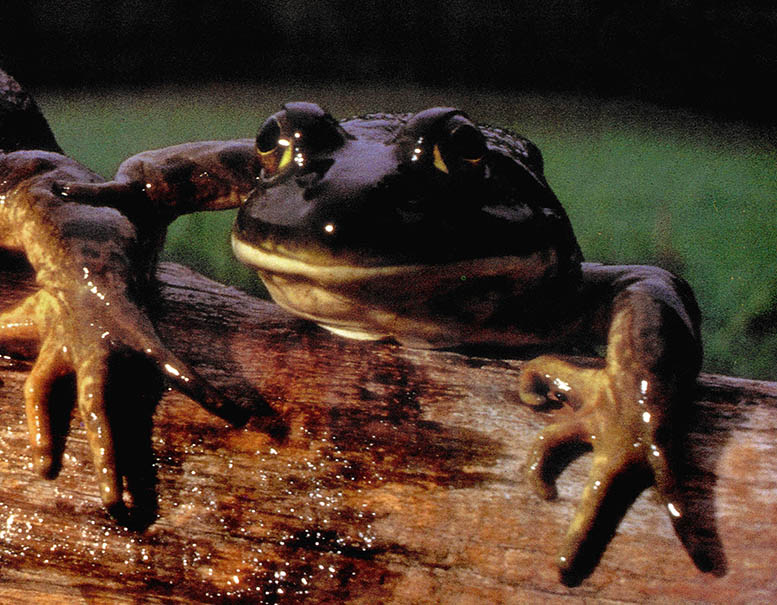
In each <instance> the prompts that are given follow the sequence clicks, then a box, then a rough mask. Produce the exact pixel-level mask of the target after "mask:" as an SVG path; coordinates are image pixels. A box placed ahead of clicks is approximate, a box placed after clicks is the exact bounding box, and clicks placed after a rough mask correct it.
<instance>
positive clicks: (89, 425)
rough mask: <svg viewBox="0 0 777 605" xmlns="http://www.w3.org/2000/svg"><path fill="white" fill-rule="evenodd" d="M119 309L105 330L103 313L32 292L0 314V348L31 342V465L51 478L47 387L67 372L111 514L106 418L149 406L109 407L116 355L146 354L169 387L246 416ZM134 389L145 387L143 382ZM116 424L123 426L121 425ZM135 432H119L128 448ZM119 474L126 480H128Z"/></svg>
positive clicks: (116, 466)
mask: <svg viewBox="0 0 777 605" xmlns="http://www.w3.org/2000/svg"><path fill="white" fill-rule="evenodd" d="M119 306H121V305H119ZM133 309H134V308H133ZM124 311H125V313H122V314H121V315H122V317H123V318H124V319H127V321H126V324H125V323H124V322H114V323H115V325H114V326H112V327H113V329H109V326H108V325H106V323H105V322H106V321H109V320H110V318H109V317H101V318H99V319H98V318H91V319H83V318H74V317H72V316H71V315H70V314H69V313H68V312H67V311H66V310H65V306H64V305H63V304H62V303H61V302H60V301H59V299H58V298H57V297H54V296H52V295H51V294H49V293H48V292H47V291H46V290H40V291H39V292H37V293H36V294H33V295H32V296H30V297H28V298H27V299H26V300H25V301H24V302H22V303H21V304H20V305H19V306H17V307H16V308H14V309H12V310H10V311H7V312H5V313H2V314H0V345H2V344H6V343H9V342H17V341H31V342H36V343H39V353H38V356H37V359H36V361H35V362H34V364H33V366H32V369H31V371H30V373H29V375H28V377H27V379H26V382H25V385H24V401H25V410H26V415H27V423H28V428H29V436H30V444H31V447H32V457H33V465H34V468H35V469H36V471H37V472H38V473H40V474H41V475H43V476H44V477H47V478H51V477H53V476H54V475H56V473H57V471H58V469H59V462H60V461H59V459H58V458H59V457H60V456H61V450H60V449H59V443H58V442H57V440H56V437H55V434H54V433H55V431H54V429H53V427H54V426H55V425H56V424H57V422H56V421H55V419H54V415H55V412H56V410H53V409H52V392H53V390H54V387H55V385H56V383H57V382H58V381H59V380H60V379H61V378H63V377H65V376H67V375H71V374H74V375H75V384H76V401H77V407H78V411H79V415H80V416H81V419H82V421H83V423H84V426H85V430H86V434H87V440H88V444H89V449H90V451H91V455H92V460H93V462H94V466H95V472H96V476H97V481H98V485H99V489H100V496H101V499H102V502H103V504H104V505H105V507H106V508H107V509H108V510H109V511H111V512H112V513H113V514H115V515H117V516H121V515H122V514H123V511H125V505H124V500H123V483H124V479H125V475H124V473H123V470H122V464H120V461H117V446H116V442H115V430H114V426H116V423H115V422H111V417H110V416H112V415H113V414H114V413H120V414H123V415H124V416H127V417H130V416H136V415H138V414H143V413H146V412H148V413H149V414H150V410H138V409H136V408H134V407H133V409H132V410H116V409H112V408H109V405H108V402H107V401H106V393H109V387H110V383H111V375H109V372H110V369H111V362H112V360H113V359H114V358H115V357H116V355H117V354H119V355H126V354H127V353H130V354H132V355H135V356H140V357H145V358H147V359H149V360H150V361H151V362H152V364H153V366H155V367H156V368H157V370H158V372H159V374H160V375H161V376H164V377H165V378H166V379H167V381H168V382H169V383H170V384H171V386H173V387H174V388H176V389H177V390H179V391H181V392H183V393H184V394H186V395H187V396H189V397H190V398H192V399H193V400H195V401H197V402H198V403H199V404H200V405H202V406H203V407H204V408H205V409H207V410H208V411H210V412H212V413H214V414H216V415H218V416H219V417H221V418H224V419H225V420H228V421H229V422H231V423H232V424H235V425H239V424H243V423H245V422H246V421H247V419H248V416H249V415H250V414H249V411H248V410H245V409H243V408H241V407H240V406H238V405H237V404H235V403H234V402H232V401H230V400H228V399H227V398H225V397H223V396H222V395H220V394H219V393H218V392H217V391H216V390H215V389H214V388H213V387H211V386H210V385H209V384H208V383H207V382H206V381H205V380H203V379H202V378H200V377H199V376H198V375H197V374H196V373H195V372H194V371H193V370H192V369H191V368H190V367H189V366H188V365H187V364H185V363H184V362H183V361H182V360H180V359H179V358H178V357H176V356H175V355H174V354H173V353H172V352H171V351H170V350H169V349H168V348H167V347H166V346H165V345H164V344H163V343H162V342H161V341H160V340H159V339H158V337H157V336H156V334H155V332H154V331H153V327H152V326H151V324H150V322H149V321H148V320H147V319H146V318H145V317H144V316H142V315H140V314H139V313H138V312H137V310H134V312H133V310H132V309H125V310H124ZM122 365H123V364H122ZM136 383H137V381H136ZM141 388H142V389H146V388H147V387H146V385H145V384H143V386H142V387H141ZM160 394H161V393H160ZM130 396H131V395H130ZM130 396H128V397H127V399H129V398H130ZM139 420H141V419H133V424H136V425H138V426H140V425H142V422H139ZM121 426H122V429H123V430H126V426H125V425H121ZM133 430H134V429H133ZM138 437H139V436H137V435H136V436H133V437H129V438H125V436H123V435H122V439H123V440H124V442H126V443H128V444H129V447H135V444H133V443H132V440H133V439H137V438H138ZM125 449H127V448H125ZM125 457H126V456H125ZM126 478H127V480H128V481H129V477H126ZM133 499H134V498H133Z"/></svg>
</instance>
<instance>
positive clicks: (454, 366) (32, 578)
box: [0, 258, 777, 604]
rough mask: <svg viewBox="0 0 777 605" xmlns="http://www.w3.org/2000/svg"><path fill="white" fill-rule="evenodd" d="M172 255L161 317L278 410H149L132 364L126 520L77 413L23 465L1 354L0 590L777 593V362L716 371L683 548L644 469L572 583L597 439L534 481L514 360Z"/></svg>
mask: <svg viewBox="0 0 777 605" xmlns="http://www.w3.org/2000/svg"><path fill="white" fill-rule="evenodd" d="M3 261H4V263H6V265H7V264H8V263H7V262H6V260H5V258H4V259H3ZM160 277H161V279H162V282H163V289H162V299H161V303H160V308H159V313H158V323H159V329H160V332H161V334H162V336H163V338H164V339H165V341H166V342H167V343H169V344H170V345H171V347H172V348H173V349H174V350H175V351H176V353H178V354H180V355H181V357H183V358H184V359H186V360H187V361H189V362H190V363H192V364H193V365H194V366H196V367H197V368H198V370H200V371H201V373H202V374H203V375H204V376H205V377H207V378H208V379H209V380H210V381H211V382H212V383H213V384H214V385H216V386H217V387H218V388H220V389H221V390H223V391H224V392H225V393H227V394H228V395H230V396H232V397H234V398H235V399H238V400H251V399H252V398H256V397H258V395H259V394H260V393H261V395H262V396H263V397H264V398H265V399H266V400H267V402H268V403H269V404H270V405H271V406H272V407H273V408H274V410H275V411H276V412H277V416H275V417H273V416H270V417H265V418H256V419H253V420H252V421H251V422H250V423H249V425H248V426H247V427H245V428H241V429H234V428H230V427H228V426H227V425H226V424H225V423H224V422H223V421H221V420H219V419H217V418H215V417H213V416H210V415H208V414H207V413H206V412H204V411H202V410H201V409H200V408H199V406H197V405H195V404H194V403H192V402H191V401H189V400H187V399H186V398H185V397H183V396H180V395H178V394H175V393H172V392H171V393H168V394H166V395H165V396H164V397H163V399H162V401H161V403H160V404H159V405H158V406H157V408H156V411H155V413H154V417H153V426H148V425H147V423H146V424H144V420H143V418H147V417H148V413H147V412H146V413H144V412H143V410H144V409H145V410H148V406H149V405H150V404H148V403H147V401H148V400H149V397H150V399H151V400H153V396H152V395H153V391H154V390H155V389H158V388H159V385H158V384H154V383H153V382H152V383H150V384H146V383H145V382H144V380H142V377H143V376H145V375H146V374H147V372H145V371H144V368H142V367H138V368H137V369H136V371H137V379H136V380H134V381H130V382H129V383H125V384H123V385H121V387H120V390H121V392H122V393H123V398H122V399H123V402H124V403H123V404H122V405H121V419H120V420H119V422H120V426H121V427H124V426H130V425H132V426H133V431H132V432H130V431H127V433H126V436H125V440H126V441H125V442H124V443H122V444H121V446H122V449H123V451H124V452H126V454H125V455H126V460H125V462H124V463H125V464H134V465H136V468H137V472H136V473H135V474H134V475H132V476H133V477H134V479H133V480H136V481H137V482H138V485H139V486H140V487H139V488H138V489H137V490H135V493H136V497H137V494H141V498H146V500H145V501H144V503H142V506H143V507H144V508H145V510H146V511H147V512H148V519H147V520H146V522H145V523H141V524H140V526H141V527H142V529H137V528H136V529H131V528H129V527H126V526H123V525H121V524H120V523H117V522H116V520H115V519H113V518H111V517H109V516H108V515H107V514H106V513H105V512H104V510H103V509H102V507H101V504H100V500H99V497H98V494H97V486H96V484H95V480H94V474H93V471H92V467H91V457H90V455H89V452H88V447H87V444H86V441H85V433H84V430H83V427H82V426H80V425H79V423H78V421H77V420H76V419H75V417H72V418H70V419H69V417H68V416H64V418H63V425H64V426H67V424H68V422H70V427H69V434H68V435H67V438H66V440H65V441H64V442H63V447H64V459H63V464H62V468H61V469H60V472H59V476H58V477H57V478H56V479H54V480H52V481H45V480H42V479H40V478H39V477H37V476H36V475H35V474H34V473H33V472H32V470H31V461H30V449H29V446H28V442H27V429H26V421H25V418H24V409H23V404H22V384H23V382H24V378H25V376H26V370H27V369H28V368H27V366H26V365H25V364H23V363H17V362H11V361H8V360H2V359H0V381H2V386H0V401H2V406H1V407H0V410H1V412H0V413H1V414H2V420H3V422H2V423H0V602H6V601H11V600H21V601H35V602H40V603H46V602H52V603H55V602H56V603H61V602H74V603H103V602H112V603H136V602H144V603H179V602H180V603H210V602H224V603H230V602H256V603H299V602H306V603H318V602H327V603H333V602H334V603H341V602H342V603H365V604H366V603H453V602H455V603H477V604H480V603H519V602H520V603H530V602H554V601H559V602H560V601H567V600H568V599H569V598H578V599H582V598H596V599H601V600H612V601H618V602H644V601H645V600H656V599H658V600H668V601H705V602H732V601H733V602H753V601H762V602H766V601H770V600H773V599H774V598H775V597H777V579H775V576H774V569H775V567H777V534H775V531H774V528H775V527H776V526H777V451H776V450H777V439H776V437H777V385H775V384H771V383H764V382H755V381H747V380H740V379H734V378H724V377H719V376H702V378H701V380H700V389H699V398H698V402H697V403H696V406H695V408H694V417H693V420H692V423H691V427H692V429H691V432H690V434H689V436H688V437H687V439H686V448H685V449H686V458H687V462H688V464H687V473H688V476H687V479H686V484H687V488H688V492H689V494H690V501H691V504H692V508H693V511H692V512H693V515H694V517H695V518H697V519H699V520H700V522H699V523H698V524H697V526H696V529H695V531H694V533H693V535H690V534H689V535H688V536H685V537H684V541H685V542H686V547H687V551H686V548H683V546H682V544H681V542H680V541H679V540H678V538H677V536H676V535H675V534H674V532H673V530H672V528H671V525H670V523H669V520H668V519H667V517H666V514H665V511H664V510H663V508H662V507H661V506H660V505H659V504H658V503H657V501H656V499H655V498H654V496H653V493H652V490H647V491H645V492H643V493H642V494H641V495H640V496H639V497H638V498H637V500H636V501H635V503H634V504H633V505H632V506H631V507H630V508H629V509H628V510H627V512H626V514H625V516H624V518H623V520H622V522H621V523H620V525H619V526H618V527H617V533H616V535H615V537H614V539H613V540H612V541H611V542H610V543H609V545H608V546H607V548H606V550H605V551H604V552H603V555H602V557H601V560H600V561H599V564H598V566H596V567H595V569H594V570H593V573H592V574H591V575H590V577H588V578H587V579H585V580H584V581H582V582H581V583H580V585H579V586H575V587H569V586H565V585H563V584H561V583H560V582H559V577H558V572H557V570H556V568H555V565H554V560H555V554H554V553H555V551H556V549H557V548H558V545H559V544H560V540H561V537H562V536H563V533H564V531H565V530H566V526H567V523H568V522H569V519H570V517H571V515H572V513H573V510H574V508H575V506H576V504H577V500H578V498H579V495H580V492H581V489H582V485H583V484H584V482H585V479H586V473H587V469H588V466H589V464H590V460H588V457H586V456H583V457H581V458H580V459H578V460H576V461H575V462H573V463H572V464H571V465H570V467H569V468H568V469H567V470H565V471H564V472H563V473H562V475H561V477H560V480H559V484H558V486H559V498H558V500H556V501H553V502H544V501H541V500H539V499H538V498H537V497H536V496H535V495H533V493H532V492H531V491H530V489H529V487H528V485H527V484H526V482H525V481H524V479H523V477H524V460H525V457H526V454H527V450H528V448H529V445H530V444H531V442H532V440H533V439H534V436H535V434H536V433H537V431H539V430H540V429H541V428H542V426H543V425H544V423H545V422H546V421H547V418H546V417H544V416H543V415H541V414H537V413H536V412H533V411H532V410H530V409H528V408H526V407H523V406H520V405H518V403H517V401H518V397H517V387H516V377H517V374H518V370H519V367H520V361H515V360H509V359H508V360H503V359H485V358H480V357H469V356H464V355H460V354H456V353H449V352H439V351H417V350H410V349H405V348H401V347H397V346H394V345H391V344H376V343H360V342H351V341H346V340H343V339H340V338H337V337H334V336H331V335H329V334H327V333H325V332H324V331H322V330H319V329H318V328H316V327H314V326H312V325H311V324H308V323H306V322H303V321H301V320H298V319H295V318H293V317H291V316H289V315H287V314H285V313H284V312H283V311H281V310H280V309H278V308H277V307H276V306H274V305H272V304H271V303H267V302H264V301H259V300H256V299H254V298H251V297H249V296H247V295H245V294H243V293H241V292H239V291H237V290H235V289H231V288H227V287H224V286H221V285H219V284H216V283H214V282H211V281H209V280H206V279H205V278H203V277H201V276H199V275H197V274H195V273H193V272H191V271H189V270H188V269H185V268H183V267H180V266H177V265H169V264H168V265H163V266H162V269H161V274H160ZM33 288H34V284H33V282H32V276H31V275H30V274H29V273H25V272H24V270H23V267H22V265H21V264H20V265H19V266H17V267H7V266H4V267H2V268H0V307H5V306H7V305H8V304H9V303H11V302H12V301H13V300H14V299H18V298H19V297H20V296H21V295H22V294H23V293H24V292H29V291H31V290H32V289H33ZM64 387H65V390H66V387H67V385H64ZM150 395H151V396H150ZM143 494H145V496H144V495H143ZM705 541H706V542H705ZM689 542H691V543H695V542H702V543H706V544H707V545H708V546H709V548H708V549H707V550H708V552H710V553H711V555H710V561H708V565H707V567H708V568H709V569H711V570H713V571H715V572H717V573H715V574H706V573H703V572H702V571H700V570H699V569H698V568H697V566H695V565H694V563H693V562H692V561H691V558H690V557H689V555H688V552H692V551H693V548H694V546H693V544H691V545H689V544H688V543H689ZM697 563H700V562H699V561H697ZM700 565H701V566H702V567H704V564H703V562H701V563H700Z"/></svg>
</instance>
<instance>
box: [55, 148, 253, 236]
mask: <svg viewBox="0 0 777 605" xmlns="http://www.w3.org/2000/svg"><path fill="white" fill-rule="evenodd" d="M259 172H260V166H259V160H258V157H257V154H256V149H255V142H254V140H253V139H239V140H234V141H201V142H196V143H184V144H181V145H174V146H172V147H164V148H162V149H155V150H151V151H144V152H142V153H139V154H137V155H134V156H132V157H130V158H128V159H127V160H125V161H124V162H123V163H122V164H121V165H120V166H119V169H118V171H117V172H116V176H115V177H114V179H113V180H112V181H108V182H106V183H60V184H59V186H58V193H59V195H60V196H62V197H64V198H68V199H72V200H74V201H78V202H80V203H85V204H89V205H92V206H109V207H113V208H116V209H118V210H119V211H120V212H122V213H124V214H126V215H127V216H130V217H133V218H140V217H139V216H138V214H139V213H140V216H143V215H145V214H146V213H148V212H149V211H150V212H151V213H152V214H153V216H154V219H155V220H159V219H161V220H162V221H166V222H167V223H170V222H172V221H173V220H174V219H175V218H176V217H178V216H180V215H182V214H187V213H189V212H197V211H199V210H222V209H227V208H234V207H236V206H239V205H240V204H241V202H242V201H244V200H245V198H246V197H247V196H248V194H249V193H250V192H251V190H252V189H253V188H254V187H255V185H256V179H257V177H258V175H259ZM149 202H150V203H149Z"/></svg>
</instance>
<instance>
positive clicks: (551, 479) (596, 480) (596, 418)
mask: <svg viewBox="0 0 777 605" xmlns="http://www.w3.org/2000/svg"><path fill="white" fill-rule="evenodd" d="M643 386H644V387H645V388H644V389H643V390H644V391H646V390H647V384H646V383H644V384H643ZM519 388H520V396H521V399H522V400H523V402H524V403H525V404H528V405H531V406H533V407H559V408H563V409H561V410H559V412H558V413H559V415H561V416H562V419H561V420H559V421H556V422H554V423H552V424H550V425H549V426H548V427H546V428H545V429H544V430H543V431H542V433H541V434H540V435H539V437H538V438H537V440H536V441H535V443H534V445H533V446H532V448H531V450H530V453H529V457H528V461H527V474H528V480H529V483H530V484H531V485H532V487H533V488H534V490H535V491H536V492H537V493H538V494H539V495H540V496H541V497H543V498H546V499H549V498H553V497H555V496H556V487H555V477H556V476H557V475H558V473H560V471H561V470H562V468H559V460H560V459H562V463H561V466H562V467H563V465H565V464H566V463H567V462H569V461H570V456H569V447H570V446H573V447H574V446H577V447H578V449H577V452H575V453H579V452H580V449H579V447H580V446H584V447H586V448H590V449H592V450H593V463H592V467H591V470H590V472H589V475H588V480H587V482H586V485H585V487H584V489H583V493H582V497H581V501H580V504H579V505H578V508H577V510H576V512H575V515H574V518H573V519H572V522H571V523H570V525H569V528H568V530H567V533H566V536H565V537H564V541H563V545H562V547H561V549H560V551H559V555H558V565H559V568H560V570H561V572H562V577H563V578H564V579H565V581H566V582H568V583H576V582H578V581H580V580H581V579H582V578H583V577H585V576H586V575H587V574H588V573H590V571H591V570H592V569H593V567H594V566H595V565H596V563H597V562H598V559H599V557H600V556H601V554H602V552H603V550H604V548H605V547H606V545H607V543H608V542H609V539H610V538H611V537H612V534H613V533H614V531H615V528H616V527H617V524H618V522H619V521H620V519H621V517H622V516H623V514H625V512H626V509H627V508H628V506H629V505H630V504H631V503H632V502H633V500H634V499H635V498H636V497H637V496H638V495H639V493H640V492H642V490H643V489H645V488H646V487H647V486H649V485H650V484H651V482H654V483H655V485H656V487H657V489H658V491H659V493H660V494H661V495H662V497H663V499H664V501H665V504H666V506H667V510H668V511H669V513H670V518H671V519H672V521H673V522H674V523H675V524H677V523H678V522H680V520H681V519H682V517H683V515H682V510H683V506H682V504H681V498H680V495H679V494H678V490H677V482H676V480H675V478H674V473H673V471H672V469H671V465H670V464H669V461H668V459H667V455H666V451H665V449H664V447H663V445H662V444H661V443H660V442H659V439H658V437H657V434H656V433H657V426H656V424H655V423H651V422H650V420H651V417H650V412H648V411H647V410H648V407H646V406H644V405H643V404H644V403H645V402H644V401H643V404H640V402H639V400H638V399H637V398H635V399H634V401H630V400H628V399H625V398H624V397H623V395H624V393H623V392H622V386H621V385H620V384H619V381H617V380H613V377H612V376H611V375H610V373H609V372H608V368H607V367H601V368H595V367H587V366H582V365H579V364H576V363H574V362H571V361H567V360H563V359H561V358H558V357H552V356H544V357H539V358H537V359H534V360H532V361H530V362H528V363H527V364H526V365H525V366H524V368H523V370H522V372H521V378H520V387H519ZM641 394H642V396H643V397H645V398H647V397H648V394H647V393H646V392H645V393H641ZM624 399H625V400H624ZM560 453H566V454H567V456H566V457H563V458H562V457H561V456H560V455H559V454H560Z"/></svg>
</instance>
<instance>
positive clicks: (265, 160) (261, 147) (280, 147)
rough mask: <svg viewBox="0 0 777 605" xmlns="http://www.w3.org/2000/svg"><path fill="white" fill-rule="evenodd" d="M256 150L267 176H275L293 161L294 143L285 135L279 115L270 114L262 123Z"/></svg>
mask: <svg viewBox="0 0 777 605" xmlns="http://www.w3.org/2000/svg"><path fill="white" fill-rule="evenodd" d="M256 151H257V154H258V155H259V163H260V164H261V165H262V173H263V175H264V176H266V177H272V176H275V175H276V174H278V173H279V172H280V171H281V170H283V169H284V168H285V167H286V166H287V165H288V164H289V162H291V158H292V153H293V145H292V142H291V140H289V139H288V138H287V137H285V136H283V134H282V129H281V125H280V122H279V121H278V118H277V117H275V116H270V117H269V118H267V120H266V121H265V123H264V124H262V127H261V128H260V129H259V134H257V135H256Z"/></svg>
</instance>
